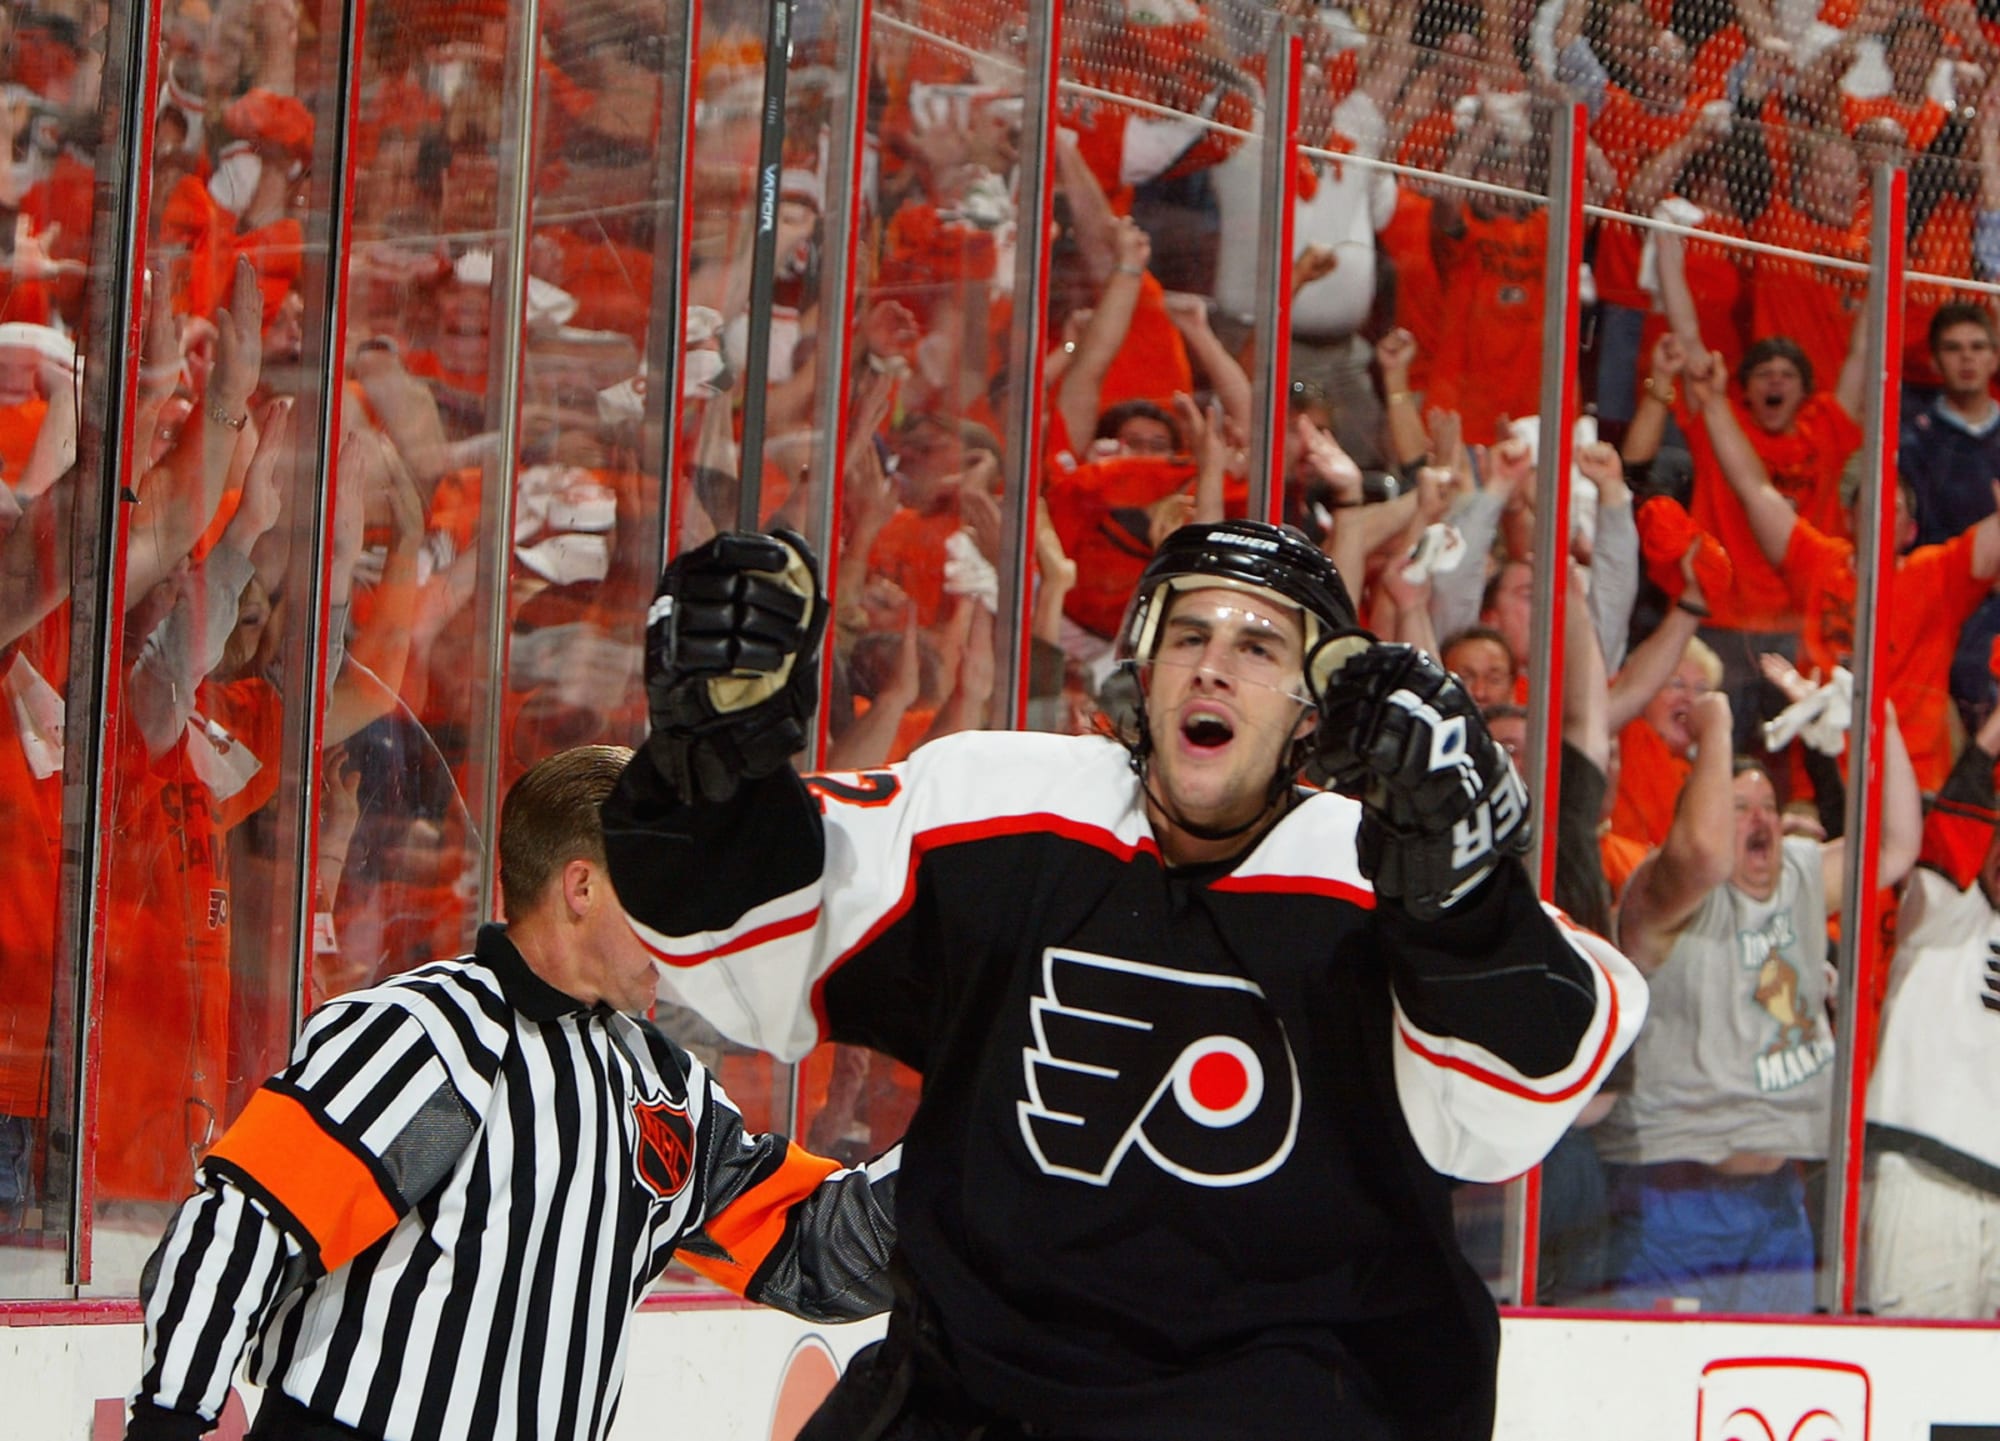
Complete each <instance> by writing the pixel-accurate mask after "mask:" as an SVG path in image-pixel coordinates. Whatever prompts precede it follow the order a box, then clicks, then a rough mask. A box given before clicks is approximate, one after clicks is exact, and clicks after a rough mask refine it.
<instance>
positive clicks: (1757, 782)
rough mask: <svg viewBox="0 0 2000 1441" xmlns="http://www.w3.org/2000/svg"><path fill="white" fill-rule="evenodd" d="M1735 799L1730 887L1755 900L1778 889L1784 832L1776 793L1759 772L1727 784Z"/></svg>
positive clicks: (1782, 859)
mask: <svg viewBox="0 0 2000 1441" xmlns="http://www.w3.org/2000/svg"><path fill="white" fill-rule="evenodd" d="M1729 788H1730V790H1731V791H1732V792H1733V793H1734V795H1735V797H1736V867H1735V869H1734V870H1732V871H1731V872H1730V873H1729V880H1730V883H1731V884H1732V885H1734V886H1735V887H1736V889H1738V890H1739V891H1742V892H1744V893H1745V894H1746V895H1750V896H1754V897H1756V898H1757V899H1758V900H1766V899H1768V898H1769V897H1770V896H1771V894H1772V893H1773V892H1775V891H1776V890H1777V889H1778V872H1779V868H1780V867H1781V866H1782V864H1783V862H1784V845H1783V841H1784V831H1783V828H1782V826H1781V824H1780V821H1779V818H1778V793H1777V792H1776V791H1774V790H1772V789H1771V782H1770V780H1769V779H1768V778H1767V777H1766V776H1765V775H1764V774H1763V772H1761V771H1745V772H1743V774H1741V775H1739V776H1738V777H1736V779H1735V780H1733V781H1731V782H1730V786H1729Z"/></svg>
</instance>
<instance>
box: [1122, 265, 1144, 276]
mask: <svg viewBox="0 0 2000 1441" xmlns="http://www.w3.org/2000/svg"><path fill="white" fill-rule="evenodd" d="M1118 273H1119V274H1120V275H1144V274H1145V273H1146V267H1145V266H1143V265H1121V266H1119V267H1118Z"/></svg>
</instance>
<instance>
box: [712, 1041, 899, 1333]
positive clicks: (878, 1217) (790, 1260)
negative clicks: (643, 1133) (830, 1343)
mask: <svg viewBox="0 0 2000 1441" xmlns="http://www.w3.org/2000/svg"><path fill="white" fill-rule="evenodd" d="M697 1075H698V1077H699V1082H700V1083H701V1084H703V1085H705V1086H706V1087H707V1090H708V1104H707V1106H706V1107H704V1114H705V1119H704V1125H703V1128H702V1130H703V1134H702V1137H701V1145H700V1147H699V1156H698V1160H697V1165H698V1166H699V1167H700V1182H701V1186H702V1192H703V1202H704V1204H703V1208H702V1213H701V1214H702V1218H703V1219H702V1222H701V1226H700V1229H698V1230H695V1231H690V1232H689V1233H688V1234H687V1235H686V1236H684V1237H683V1238H682V1239H681V1241H680V1258H681V1259H682V1260H683V1261H685V1262H687V1264H688V1265H689V1266H690V1267H692V1268H693V1269H694V1270H696V1271H698V1272H700V1273H701V1274H702V1275H704V1276H706V1277H708V1278H709V1279H710V1280H712V1281H714V1282H716V1283H717V1284H718V1285H721V1286H724V1287H727V1288H728V1289H729V1290H731V1291H734V1292H735V1293H736V1294H737V1295H739V1296H742V1297H744V1298H746V1299H748V1300H751V1301H756V1302H759V1303H761V1304H763V1305H766V1306H775V1307H777V1308H778V1309H779V1310H781V1311H789V1312H791V1313H792V1314H793V1315H794V1316H803V1317H805V1318H806V1319H807V1320H809V1321H853V1320H856V1319H858V1318H860V1317H863V1316H874V1315H878V1314H879V1313H881V1312H883V1311H886V1310H887V1309H888V1308H889V1304H890V1302H891V1301H892V1300H893V1299H894V1297H893V1296H892V1294H891V1292H890V1286H889V1253H890V1252H891V1251H892V1250H893V1249H894V1248H895V1242H896V1229H895V1205H896V1172H897V1168H898V1166H899V1165H900V1164H901V1160H902V1148H901V1147H900V1146H898V1147H896V1148H895V1149H893V1150H890V1151H888V1152H886V1153H885V1154H883V1155H881V1156H878V1157H877V1158H876V1159H875V1160H873V1161H871V1162H869V1163H868V1164H867V1165H865V1166H857V1167H853V1168H851V1169H849V1168H843V1167H842V1166H841V1165H840V1164H839V1162H837V1161H830V1160H828V1159H827V1158H826V1157H824V1156H816V1155H814V1154H812V1152H810V1151H807V1150H804V1149H802V1148H801V1147H799V1146H797V1145H794V1144H793V1143H792V1142H790V1141H788V1140H786V1139H785V1138H784V1137H783V1136H778V1135H757V1134H753V1133H750V1132H747V1131H745V1129H744V1127H743V1117H742V1115H741V1114H740V1113H739V1112H738V1111H737V1109H736V1106H735V1103H734V1102H732V1101H731V1100H730V1099H729V1097H728V1096H727V1095H726V1094H725V1093H724V1092H723V1089H722V1087H720V1086H718V1085H716V1084H715V1082H714V1080H713V1079H712V1078H710V1077H709V1076H708V1075H707V1074H706V1072H697Z"/></svg>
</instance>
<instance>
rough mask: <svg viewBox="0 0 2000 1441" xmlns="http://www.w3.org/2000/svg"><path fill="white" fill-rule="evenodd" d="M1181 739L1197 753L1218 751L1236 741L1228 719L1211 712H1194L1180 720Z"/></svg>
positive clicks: (1232, 727) (1233, 728)
mask: <svg viewBox="0 0 2000 1441" xmlns="http://www.w3.org/2000/svg"><path fill="white" fill-rule="evenodd" d="M1181 739H1182V740H1184V741H1186V742H1187V743H1188V745H1189V747H1190V748H1192V749H1194V750H1197V751H1219V750H1221V749H1222V748H1223V747H1224V746H1226V745H1228V744H1229V743H1230V742H1231V741H1232V740H1234V739H1236V728H1235V727H1234V726H1232V725H1231V724H1230V723H1229V721H1228V718H1227V717H1225V716H1220V715H1217V714H1216V713H1215V712H1213V711H1196V712H1195V713H1194V714H1193V715H1190V716H1185V717H1183V718H1182V720H1181Z"/></svg>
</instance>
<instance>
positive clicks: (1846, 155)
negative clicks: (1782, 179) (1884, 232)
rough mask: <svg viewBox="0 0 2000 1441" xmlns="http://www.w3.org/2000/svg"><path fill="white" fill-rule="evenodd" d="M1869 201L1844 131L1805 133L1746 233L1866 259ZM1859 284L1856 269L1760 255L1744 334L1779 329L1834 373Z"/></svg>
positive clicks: (1849, 331) (1847, 342) (1857, 303)
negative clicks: (1787, 171) (1787, 174)
mask: <svg viewBox="0 0 2000 1441" xmlns="http://www.w3.org/2000/svg"><path fill="white" fill-rule="evenodd" d="M1872 208H1873V207H1872V205H1871V204H1870V203H1869V200H1868V194H1867V182H1866V177H1865V176H1864V175H1863V174H1862V170H1861V162H1860V160H1859V158H1858V157H1857V156H1856V154H1855V151H1854V146H1853V145H1852V144H1851V143H1850V142H1849V141H1848V140H1847V139H1846V137H1844V136H1840V135H1828V134H1823V133H1818V132H1814V133H1808V134H1805V135H1802V136H1799V137H1798V138H1797V139H1796V140H1795V141H1794V142H1793V150H1792V175H1791V183H1790V185H1789V186H1785V187H1781V189H1780V191H1779V193H1777V194H1775V195H1773V196H1772V197H1771V203H1770V205H1769V206H1767V207H1766V208H1765V210H1764V213H1763V215H1761V216H1760V217H1759V218H1758V220H1757V223H1756V225H1755V226H1754V227H1753V229H1752V236H1753V238H1754V239H1757V240H1759V241H1762V242H1763V243H1765V244H1767V245H1777V246H1783V247H1785V248H1787V249H1790V250H1797V251H1803V252H1805V254H1806V255H1810V256H1816V257H1826V258H1829V259H1833V260H1841V261H1850V262H1865V261H1866V260H1867V258H1868V255H1867V252H1868V226H1869V212H1870V211H1871V210H1872ZM1864 284H1865V277H1864V276H1863V275H1862V274H1861V273H1860V272H1858V271H1854V270H1839V269H1834V268H1832V267H1830V266H1826V265H1820V264H1815V263H1814V262H1812V261H1810V260H1807V259H1805V258H1803V257H1800V258H1792V257H1787V256H1773V255H1766V254H1760V255H1759V256H1758V257H1757V261H1756V269H1755V273H1754V276H1753V278H1752V280H1751V285H1750V334H1751V335H1752V336H1774V335H1782V336H1784V337H1786V338H1787V339H1789V340H1791V341H1792V342H1793V343H1794V344H1796V345H1797V346H1798V347H1799V348H1800V350H1802V351H1803V352H1804V353H1805V356H1806V359H1807V360H1808V361H1810V362H1811V367H1812V369H1813V371H1815V372H1816V373H1818V374H1819V375H1822V376H1826V375H1833V374H1836V373H1838V372H1839V371H1840V368H1841V366H1842V364H1843V362H1844V360H1845V358H1846V357H1847V356H1848V354H1849V353H1850V351H1851V349H1852V347H1853V339H1854V331H1855V329H1856V326H1855V319H1856V317H1857V316H1858V315H1859V313H1860V309H1861V301H1862V291H1863V287H1864ZM1683 339H1684V340H1685V339H1686V337H1683Z"/></svg>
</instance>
